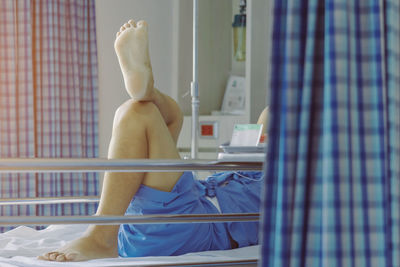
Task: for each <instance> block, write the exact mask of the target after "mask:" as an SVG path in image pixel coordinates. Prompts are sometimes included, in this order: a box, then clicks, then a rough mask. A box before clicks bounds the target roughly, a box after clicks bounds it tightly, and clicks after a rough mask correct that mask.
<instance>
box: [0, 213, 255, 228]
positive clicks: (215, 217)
mask: <svg viewBox="0 0 400 267" xmlns="http://www.w3.org/2000/svg"><path fill="white" fill-rule="evenodd" d="M259 219H260V214H259V213H225V214H153V215H126V216H109V215H103V216H2V217H1V218H0V225H1V226H17V225H50V224H98V225H116V224H164V223H174V224H175V223H209V222H252V221H258V220H259Z"/></svg>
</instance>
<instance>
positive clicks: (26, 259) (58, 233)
mask: <svg viewBox="0 0 400 267" xmlns="http://www.w3.org/2000/svg"><path fill="white" fill-rule="evenodd" d="M261 168H262V162H221V161H205V160H167V161H165V160H109V159H1V160H0V172H8V173H9V172H18V173H21V172H22V173H37V172H41V173H42V172H98V171H113V172H127V171H131V172H142V171H146V172H152V171H153V172H154V171H158V172H159V171H176V170H186V171H189V170H191V171H201V170H213V171H223V170H261ZM96 201H98V198H96V197H86V198H85V197H83V198H76V197H75V198H71V197H70V198H41V199H9V200H3V201H0V205H37V204H40V205H46V204H54V203H76V202H80V203H90V202H96ZM258 220H259V214H258V213H246V214H215V215H210V214H190V215H187V214H186V215H166V214H162V215H143V216H96V217H94V216H89V215H88V216H39V217H36V216H19V217H18V216H10V217H1V219H0V226H18V225H19V227H17V228H15V229H13V230H11V231H8V232H6V233H3V234H0V266H4V267H11V266H24V267H27V266H256V264H257V260H258V258H259V246H251V247H244V248H239V249H232V250H225V251H204V252H198V253H189V254H185V255H181V256H169V257H137V258H110V259H97V260H91V261H87V262H78V263H70V262H69V263H67V265H66V263H58V262H44V261H39V260H37V259H36V257H35V256H36V255H40V254H42V253H45V252H48V251H51V250H53V249H56V248H58V247H60V246H62V245H64V244H65V242H67V241H68V240H72V239H75V238H77V237H78V236H80V234H82V233H83V232H84V230H85V229H86V227H87V225H88V224H91V223H96V224H120V223H135V224H147V223H152V224H154V223H204V222H227V221H258ZM25 225H50V226H49V227H47V228H46V229H44V230H35V229H33V228H30V227H26V226H25Z"/></svg>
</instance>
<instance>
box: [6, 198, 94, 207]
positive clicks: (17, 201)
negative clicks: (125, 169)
mask: <svg viewBox="0 0 400 267" xmlns="http://www.w3.org/2000/svg"><path fill="white" fill-rule="evenodd" d="M99 200H100V198H99V197H98V196H76V197H63V196H60V197H26V198H0V206H16V205H50V204H72V203H97V202H99Z"/></svg>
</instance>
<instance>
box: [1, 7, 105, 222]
mask: <svg viewBox="0 0 400 267" xmlns="http://www.w3.org/2000/svg"><path fill="white" fill-rule="evenodd" d="M94 5H95V3H94V0H74V1H63V0H58V1H55V0H48V1H46V0H40V1H39V0H37V1H35V0H18V1H14V0H0V156H1V157H2V158H30V157H39V158H71V157H77V158H80V157H89V158H90V157H97V156H98V151H97V149H98V148H97V147H98V146H97V143H98V137H97V135H98V129H97V127H98V126H97V123H98V115H97V114H98V112H97V111H98V110H97V109H98V107H97V98H98V97H97V51H96V25H95V6H94ZM97 190H98V183H97V174H92V173H89V174H0V197H1V198H23V197H55V196H79V195H97ZM93 211H94V206H93V205H79V204H68V205H66V204H64V205H51V206H49V205H47V206H45V205H42V206H36V207H35V206H18V207H16V206H14V207H10V206H1V208H0V213H1V215H3V216H4V215H12V216H15V215H70V214H91V213H92V212H93Z"/></svg>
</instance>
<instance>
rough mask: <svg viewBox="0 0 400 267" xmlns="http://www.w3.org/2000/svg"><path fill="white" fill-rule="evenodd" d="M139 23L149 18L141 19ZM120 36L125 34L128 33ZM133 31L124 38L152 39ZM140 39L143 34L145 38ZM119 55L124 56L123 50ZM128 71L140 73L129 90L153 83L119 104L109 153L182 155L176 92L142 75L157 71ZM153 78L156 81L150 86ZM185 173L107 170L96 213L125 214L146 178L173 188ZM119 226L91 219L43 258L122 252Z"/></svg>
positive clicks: (149, 183) (161, 187)
mask: <svg viewBox="0 0 400 267" xmlns="http://www.w3.org/2000/svg"><path fill="white" fill-rule="evenodd" d="M133 23H134V22H132V21H131V22H130V26H129V27H132V25H134V24H133ZM138 25H144V24H143V23H141V24H139V23H138ZM129 27H128V28H129ZM128 33H129V32H128ZM118 36H122V33H120V34H118ZM131 37H132V36H131ZM131 37H130V38H127V39H120V40H128V41H127V42H131V43H132V42H133V43H136V41H138V40H137V39H138V38H139V39H140V38H146V39H147V34H145V35H135V36H134V38H131ZM117 40H118V37H117ZM139 41H143V40H141V39H140V40H139ZM138 43H140V42H138ZM142 43H145V44H146V48H147V41H146V42H142ZM125 45H128V44H125ZM116 49H117V48H116ZM135 49H136V50H135V51H138V52H140V46H135ZM117 54H118V51H117ZM119 56H120V57H123V56H121V54H120V55H119ZM133 59H134V57H130V58H128V59H123V58H121V59H120V62H121V60H122V61H123V60H127V62H125V63H124V64H127V65H129V64H130V66H133V65H134V64H131V63H132V62H130V61H131V60H133ZM134 63H135V64H137V65H135V68H136V67H137V66H139V68H138V69H139V70H141V69H143V68H141V67H143V66H142V65H140V64H141V63H140V62H137V61H135V62H134ZM124 66H126V65H123V64H121V68H122V71H123V72H124ZM150 70H151V69H150ZM126 73H128V72H125V74H124V78H125V77H127V78H131V77H135V79H134V81H131V82H125V84H128V85H129V86H131V87H129V88H126V89H127V90H132V91H136V89H138V91H139V92H141V90H142V89H143V87H142V85H144V84H147V87H146V88H145V92H144V93H141V97H138V96H137V95H138V94H136V93H135V94H133V95H134V96H133V99H131V100H128V101H127V102H125V103H124V104H123V105H121V106H120V107H119V108H118V110H117V112H116V114H115V117H114V125H113V133H112V137H111V141H110V146H109V152H108V157H109V158H132V159H134V158H151V159H178V158H179V153H178V151H177V149H176V140H177V138H178V135H179V131H180V128H181V125H182V114H181V113H180V109H179V107H178V106H177V104H176V103H175V102H174V101H173V100H172V99H171V98H170V97H168V96H166V95H164V94H162V93H161V92H159V91H158V90H157V89H155V88H153V87H152V82H149V81H140V79H152V74H151V75H150V76H149V75H144V74H143V72H141V71H139V74H138V73H135V71H134V70H133V72H131V75H132V76H129V75H128V74H126ZM149 77H151V78H149ZM149 84H151V86H148V85H149ZM136 86H137V88H136ZM181 174H182V172H177V173H163V174H162V177H163V179H159V176H160V173H153V172H150V173H137V172H134V173H106V174H105V177H104V184H103V191H102V194H101V199H100V203H99V207H98V210H97V212H96V215H123V214H124V213H125V211H126V209H127V207H128V205H129V203H130V201H131V200H132V198H133V196H134V195H135V193H136V191H137V189H138V188H139V186H140V184H141V183H143V184H145V185H147V186H150V187H153V188H155V189H158V190H163V191H170V190H171V189H172V188H173V186H174V185H175V183H176V182H177V180H178V179H179V177H180V176H181ZM118 229H119V225H115V226H114V225H112V226H102V225H91V226H90V227H89V228H88V230H87V231H86V233H85V234H84V236H82V237H81V238H79V239H77V240H74V241H72V242H71V243H69V244H67V245H66V246H64V247H62V248H60V249H58V250H57V251H53V252H49V253H46V254H44V255H42V256H40V257H39V259H43V260H51V261H82V260H89V259H96V258H108V257H117V256H118V248H117V238H118V237H117V234H118Z"/></svg>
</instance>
